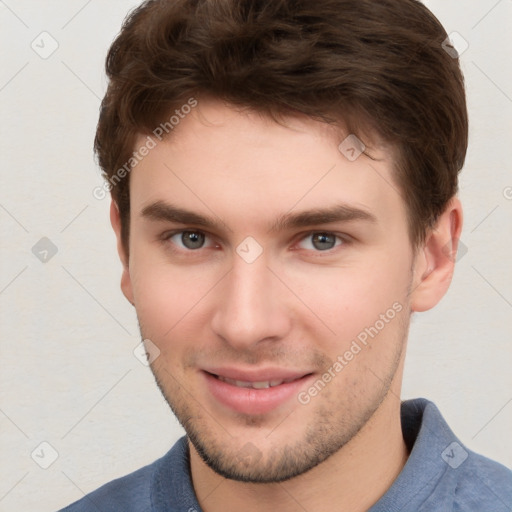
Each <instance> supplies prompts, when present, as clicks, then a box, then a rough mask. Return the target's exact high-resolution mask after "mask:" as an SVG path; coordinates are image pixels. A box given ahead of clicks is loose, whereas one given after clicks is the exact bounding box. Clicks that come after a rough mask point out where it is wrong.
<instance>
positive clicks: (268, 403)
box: [201, 371, 314, 414]
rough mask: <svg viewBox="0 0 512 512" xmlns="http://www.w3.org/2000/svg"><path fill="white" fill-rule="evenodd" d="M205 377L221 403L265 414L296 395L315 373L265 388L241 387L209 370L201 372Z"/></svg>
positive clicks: (247, 412) (244, 411) (243, 412)
mask: <svg viewBox="0 0 512 512" xmlns="http://www.w3.org/2000/svg"><path fill="white" fill-rule="evenodd" d="M201 373H202V374H203V375H204V376H205V378H206V383H207V386H208V389H209V391H210V393H211V394H212V395H213V396H214V398H216V399H217V401H218V402H220V403H221V404H223V405H225V406H227V407H229V408H230V409H233V410H235V411H237V412H239V413H242V414H265V413H268V412H270V411H272V410H274V409H275V408H277V407H279V406H280V405H282V404H284V403H286V402H288V401H289V400H290V399H291V398H293V397H296V396H297V395H298V394H299V392H300V390H301V389H302V388H304V387H305V386H306V385H307V383H308V381H309V380H311V379H312V378H313V377H314V375H312V374H310V375H305V376H304V377H302V378H300V379H297V380H294V381H292V382H285V383H283V384H280V385H279V386H273V387H269V388H263V389H254V388H240V387H238V386H235V385H233V384H228V383H227V382H223V381H222V380H220V379H218V378H217V377H214V376H213V375H212V374H210V373H208V372H205V371H203V372H201Z"/></svg>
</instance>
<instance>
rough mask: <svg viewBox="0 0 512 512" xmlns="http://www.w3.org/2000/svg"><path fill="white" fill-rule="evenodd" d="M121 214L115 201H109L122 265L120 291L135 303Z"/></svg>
mask: <svg viewBox="0 0 512 512" xmlns="http://www.w3.org/2000/svg"><path fill="white" fill-rule="evenodd" d="M121 222H122V221H121V214H120V212H119V207H118V206H117V203H116V202H115V201H114V199H112V201H111V203H110V223H111V224H112V229H113V230H114V233H115V235H116V240H117V253H118V255H119V259H120V260H121V263H122V265H123V273H122V276H121V291H122V292H123V294H124V296H125V297H126V299H127V300H128V302H130V304H132V305H135V301H134V299H133V290H132V282H131V277H130V267H129V257H128V255H127V254H126V251H125V249H124V244H123V240H122V235H121Z"/></svg>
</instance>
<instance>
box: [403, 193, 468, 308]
mask: <svg viewBox="0 0 512 512" xmlns="http://www.w3.org/2000/svg"><path fill="white" fill-rule="evenodd" d="M461 231H462V206H461V203H460V200H459V199H458V198H456V197H453V198H452V199H451V200H450V202H449V203H448V206H447V207H446V209H445V211H444V212H443V213H442V214H441V215H440V217H439V219H438V221H437V223H436V225H435V227H434V228H433V229H432V230H430V231H429V233H428V234H427V238H426V240H425V243H424V245H423V247H422V248H421V249H420V250H418V252H417V255H416V256H415V261H414V277H413V283H412V291H411V309H412V311H416V312H421V311H427V310H429V309H431V308H433V307H434V306H435V305H436V304H437V303H438V302H439V301H440V300H441V299H442V298H443V296H444V295H445V294H446V292H447V291H448V288H449V286H450V283H451V280H452V277H453V272H454V268H455V255H456V254H457V247H458V243H459V237H460V234H461Z"/></svg>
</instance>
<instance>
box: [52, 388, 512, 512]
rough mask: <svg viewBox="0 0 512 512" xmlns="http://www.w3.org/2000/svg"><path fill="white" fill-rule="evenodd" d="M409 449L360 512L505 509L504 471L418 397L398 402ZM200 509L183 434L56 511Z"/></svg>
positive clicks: (510, 486)
mask: <svg viewBox="0 0 512 512" xmlns="http://www.w3.org/2000/svg"><path fill="white" fill-rule="evenodd" d="M401 422H402V433H403V437H404V440H405V443H406V444H407V446H408V447H409V450H410V455H409V458H408V460H407V463H406V464H405V466H404V468H403V469H402V471H401V473H400V474H399V475H398V477H397V478H396V480H395V481H394V482H393V484H392V486H391V487H390V488H389V489H388V490H387V492H386V493H385V494H384V495H383V496H382V497H381V498H380V499H379V501H378V502H377V503H376V504H375V505H373V507H371V508H370V509H369V511H368V512H512V471H510V470H509V469H507V468H506V467H505V466H503V465H501V464H498V463H497V462H494V461H492V460H490V459H488V458H486V457H483V456H482V455H478V454H476V453H474V452H472V451H471V450H469V449H468V448H466V447H465V446H464V445H463V444H462V442H461V441H460V440H459V439H458V438H457V437H456V436H455V434H454V433H453V432H452V431H451V429H450V427H449V426H448V425H447V423H446V421H445V420H444V419H443V417H442V416H441V413H440V412H439V410H438V409H437V407H436V406H435V405H434V404H433V403H432V402H430V401H428V400H426V399H424V398H417V399H414V400H406V401H404V402H402V407H401ZM96 511H98V512H202V511H201V507H200V506H199V504H198V502H197V498H196V495H195V493H194V489H193V486H192V480H191V475H190V472H189V451H188V443H187V438H186V436H183V437H182V438H181V439H179V440H178V441H177V442H176V444H175V445H174V446H173V447H172V448H171V450H169V452H167V454H166V455H164V456H163V457H162V458H160V459H158V460H157V461H155V462H153V463H152V464H150V465H148V466H145V467H143V468H141V469H139V470H137V471H135V472H134V473H131V474H129V475H127V476H125V477H122V478H118V479H117V480H113V481H112V482H109V483H108V484H106V485H104V486H102V487H100V488H99V489H97V490H96V491H94V492H92V493H91V494H88V495H87V496H85V497H83V498H82V499H81V500H79V501H77V502H76V503H74V504H72V505H70V506H69V507H66V508H64V509H62V511H61V512H96Z"/></svg>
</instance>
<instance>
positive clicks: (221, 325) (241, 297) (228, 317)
mask: <svg viewBox="0 0 512 512" xmlns="http://www.w3.org/2000/svg"><path fill="white" fill-rule="evenodd" d="M288 295H289V294H288ZM289 300H290V297H289V296H287V295H286V289H285V288H284V287H283V285H282V283H280V282H279V280H278V279H277V278H276V276H275V275H274V273H273V272H272V271H271V270H270V269H269V268H268V267H267V261H266V259H265V258H264V257H263V256H260V257H259V258H258V259H257V260H256V261H254V262H252V263H247V262H246V261H244V260H243V259H242V258H240V257H238V255H235V257H234V262H233V267H232V270H231V271H230V272H229V273H228V274H227V275H226V277H225V278H224V279H223V280H222V282H221V283H219V286H218V287H217V293H216V295H215V301H216V306H215V309H214V313H213V316H212V329H213V331H214V332H215V333H216V334H217V336H220V337H221V338H222V339H223V340H224V342H225V343H229V344H230V345H231V346H232V347H233V348H236V349H238V350H244V349H245V350H247V349H250V348H252V347H254V346H256V345H257V344H259V343H261V342H263V341H267V342H269V341H274V342H275V341H277V340H279V339H282V338H283V337H285V336H286V334H287V333H288V332H289V330H290V328H291V325H292V321H291V309H290V307H291V304H290V303H289Z"/></svg>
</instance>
